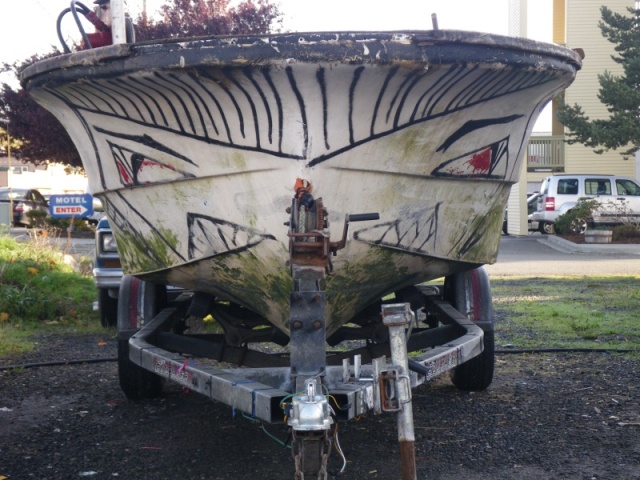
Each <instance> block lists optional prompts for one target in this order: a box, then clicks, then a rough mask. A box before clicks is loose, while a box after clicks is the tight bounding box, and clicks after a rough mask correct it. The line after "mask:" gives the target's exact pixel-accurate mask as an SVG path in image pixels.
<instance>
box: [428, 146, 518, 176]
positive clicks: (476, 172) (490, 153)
mask: <svg viewBox="0 0 640 480" xmlns="http://www.w3.org/2000/svg"><path fill="white" fill-rule="evenodd" d="M508 167H509V138H508V137H505V138H503V139H502V140H499V141H497V142H495V143H492V144H491V145H487V146H485V147H481V148H479V149H477V150H474V151H472V152H469V153H466V154H464V155H461V156H459V157H456V158H454V159H451V160H449V161H447V162H445V163H443V164H441V165H440V166H438V168H436V169H434V170H433V172H431V175H433V176H435V177H465V178H496V179H504V178H505V176H506V174H507V171H508Z"/></svg>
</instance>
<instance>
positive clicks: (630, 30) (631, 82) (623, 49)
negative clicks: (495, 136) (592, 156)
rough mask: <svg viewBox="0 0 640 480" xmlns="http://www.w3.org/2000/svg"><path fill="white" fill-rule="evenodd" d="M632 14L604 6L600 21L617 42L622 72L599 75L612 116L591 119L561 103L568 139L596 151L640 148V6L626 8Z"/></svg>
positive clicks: (632, 152)
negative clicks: (619, 12) (616, 11)
mask: <svg viewBox="0 0 640 480" xmlns="http://www.w3.org/2000/svg"><path fill="white" fill-rule="evenodd" d="M627 10H628V11H629V13H631V16H630V17H629V16H625V15H620V14H618V13H614V12H612V11H611V10H610V9H609V8H607V7H606V6H603V7H601V9H600V12H601V15H602V20H601V21H600V22H599V24H598V25H599V27H600V30H601V31H602V35H603V36H604V37H605V38H606V39H607V40H608V41H609V42H611V43H613V44H614V45H615V47H614V48H615V51H616V55H612V59H613V60H614V61H615V62H616V63H618V64H619V65H620V66H621V67H622V69H623V73H622V74H621V75H613V74H612V73H611V72H608V71H605V72H604V73H603V74H601V75H598V80H599V82H600V90H599V93H598V98H599V99H600V101H601V102H602V103H603V104H604V105H606V106H607V110H608V111H609V118H607V119H595V120H591V119H590V118H589V117H588V116H586V115H585V113H584V111H583V109H582V107H580V105H578V104H575V105H573V106H569V105H562V106H561V107H560V109H559V112H558V119H559V120H560V121H561V122H562V123H563V124H564V125H565V127H567V129H568V130H569V131H568V134H567V136H568V142H569V143H570V144H573V143H582V144H584V145H586V146H587V147H591V148H593V149H594V151H595V152H596V153H602V152H604V151H607V150H617V149H621V150H620V153H621V154H622V155H623V156H624V157H629V156H633V155H635V153H636V151H637V150H638V149H640V9H633V8H628V9H627Z"/></svg>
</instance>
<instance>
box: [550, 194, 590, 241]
mask: <svg viewBox="0 0 640 480" xmlns="http://www.w3.org/2000/svg"><path fill="white" fill-rule="evenodd" d="M598 207H600V202H598V201H597V200H594V199H591V198H581V199H579V200H578V204H577V205H576V206H575V207H573V208H572V209H571V210H569V211H568V212H566V213H563V214H562V215H560V216H559V217H558V218H557V219H556V224H555V229H556V233H561V234H562V233H584V232H585V230H586V229H587V227H588V226H590V225H592V224H593V212H594V210H596V209H597V208H598Z"/></svg>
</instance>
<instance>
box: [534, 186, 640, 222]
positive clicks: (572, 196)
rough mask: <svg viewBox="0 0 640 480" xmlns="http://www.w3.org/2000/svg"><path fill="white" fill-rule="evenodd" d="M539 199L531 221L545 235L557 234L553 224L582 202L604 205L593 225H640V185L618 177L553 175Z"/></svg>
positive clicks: (542, 187)
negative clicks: (590, 199) (534, 222)
mask: <svg viewBox="0 0 640 480" xmlns="http://www.w3.org/2000/svg"><path fill="white" fill-rule="evenodd" d="M540 194H541V195H540V197H539V198H538V204H537V208H536V211H534V212H533V214H532V216H531V218H532V220H533V221H536V222H538V230H540V232H542V233H554V232H555V230H554V223H555V221H556V219H557V218H558V217H559V216H560V215H562V214H563V213H566V212H568V211H569V210H571V209H572V208H573V207H575V206H576V204H577V203H578V201H579V200H580V199H581V198H593V199H595V200H597V201H598V202H600V204H601V205H602V206H601V208H600V209H599V211H598V212H597V214H596V215H595V216H594V218H593V221H594V223H596V224H600V225H602V224H611V225H613V224H620V223H622V222H623V221H628V220H629V219H633V220H634V221H640V184H638V181H637V180H634V179H632V178H629V177H619V176H615V175H571V174H563V175H553V176H550V177H547V178H545V179H544V180H543V181H542V184H541V185H540Z"/></svg>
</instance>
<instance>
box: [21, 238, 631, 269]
mask: <svg viewBox="0 0 640 480" xmlns="http://www.w3.org/2000/svg"><path fill="white" fill-rule="evenodd" d="M11 234H12V235H13V236H15V237H17V238H18V239H20V240H28V239H29V238H30V234H29V231H28V230H27V229H22V228H12V229H11ZM46 241H48V242H50V243H51V244H54V245H56V246H57V247H58V248H60V249H61V250H62V251H64V252H65V253H68V254H70V255H72V256H86V257H93V255H94V251H95V241H94V239H93V238H72V239H68V238H66V237H60V238H50V239H47V240H46ZM486 267H487V271H488V272H489V275H492V276H557V275H568V276H582V275H590V276H593V275H640V245H593V244H592V245H576V244H573V243H571V242H568V241H566V240H563V239H562V238H560V237H556V236H555V235H541V234H539V233H533V234H531V235H528V236H526V237H516V236H512V235H503V236H502V238H501V239H500V250H499V253H498V260H497V262H496V263H494V264H493V265H487V266H486Z"/></svg>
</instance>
